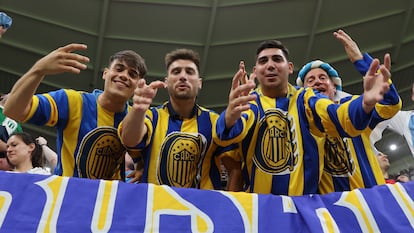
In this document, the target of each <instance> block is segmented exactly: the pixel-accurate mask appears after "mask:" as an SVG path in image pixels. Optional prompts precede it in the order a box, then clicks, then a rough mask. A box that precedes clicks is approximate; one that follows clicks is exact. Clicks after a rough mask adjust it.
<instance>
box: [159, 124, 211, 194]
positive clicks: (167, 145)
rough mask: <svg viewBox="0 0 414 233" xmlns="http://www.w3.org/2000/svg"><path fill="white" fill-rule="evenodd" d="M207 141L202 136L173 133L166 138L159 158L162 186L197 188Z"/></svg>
mask: <svg viewBox="0 0 414 233" xmlns="http://www.w3.org/2000/svg"><path fill="white" fill-rule="evenodd" d="M206 147H207V140H206V138H205V137H204V136H203V135H201V134H188V133H183V132H173V133H171V134H169V135H167V137H166V138H165V140H164V142H163V144H162V146H161V150H160V155H159V158H158V164H159V166H158V170H157V177H158V181H159V183H160V184H166V185H169V186H174V187H185V188H190V187H197V185H198V184H199V181H200V178H201V177H200V172H201V170H200V167H201V163H202V162H203V159H204V155H205V150H206Z"/></svg>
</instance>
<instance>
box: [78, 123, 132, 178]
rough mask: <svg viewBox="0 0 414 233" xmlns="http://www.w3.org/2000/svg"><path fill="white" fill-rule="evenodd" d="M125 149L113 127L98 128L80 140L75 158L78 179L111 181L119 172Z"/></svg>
mask: <svg viewBox="0 0 414 233" xmlns="http://www.w3.org/2000/svg"><path fill="white" fill-rule="evenodd" d="M124 153H125V149H124V147H123V146H122V144H121V140H120V139H119V137H118V134H117V131H116V129H115V128H113V127H98V128H96V129H93V130H92V131H90V132H89V133H88V134H87V135H85V137H84V138H83V139H82V142H81V144H80V147H79V151H78V154H77V156H76V159H77V166H78V173H79V177H83V178H91V179H106V180H108V179H111V178H112V177H113V176H114V174H116V173H119V172H120V164H121V163H122V161H123V160H124Z"/></svg>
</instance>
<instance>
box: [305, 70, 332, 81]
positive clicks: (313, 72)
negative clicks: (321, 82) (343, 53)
mask: <svg viewBox="0 0 414 233" xmlns="http://www.w3.org/2000/svg"><path fill="white" fill-rule="evenodd" d="M320 75H325V76H327V77H329V75H328V73H327V72H326V71H325V70H324V69H321V68H313V69H311V70H309V71H308V73H307V74H306V75H305V79H306V78H309V77H311V76H320Z"/></svg>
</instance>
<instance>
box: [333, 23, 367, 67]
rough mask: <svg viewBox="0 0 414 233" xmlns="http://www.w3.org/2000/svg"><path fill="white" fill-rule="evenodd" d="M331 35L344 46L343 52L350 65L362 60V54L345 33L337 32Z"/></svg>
mask: <svg viewBox="0 0 414 233" xmlns="http://www.w3.org/2000/svg"><path fill="white" fill-rule="evenodd" d="M333 35H334V36H335V38H336V39H337V40H339V41H340V42H341V43H342V44H343V45H344V49H345V52H346V54H347V55H348V58H349V60H351V62H352V63H354V62H355V61H357V60H361V59H363V56H362V53H361V51H360V50H359V47H358V45H357V43H356V42H355V41H354V40H352V38H351V37H350V36H349V35H348V34H347V33H345V32H344V31H343V30H338V31H336V32H334V33H333Z"/></svg>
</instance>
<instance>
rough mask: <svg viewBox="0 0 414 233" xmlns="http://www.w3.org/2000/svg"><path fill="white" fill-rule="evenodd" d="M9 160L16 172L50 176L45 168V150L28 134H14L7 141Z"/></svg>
mask: <svg viewBox="0 0 414 233" xmlns="http://www.w3.org/2000/svg"><path fill="white" fill-rule="evenodd" d="M7 158H8V159H9V161H10V164H12V166H13V167H14V168H13V171H14V172H23V173H32V174H42V175H50V174H51V173H50V171H48V170H47V169H45V167H44V164H45V163H44V157H43V149H42V146H40V145H39V144H38V143H37V142H36V139H35V138H34V137H33V136H32V135H30V134H28V133H26V132H18V133H13V134H12V135H11V136H10V138H9V140H8V141H7Z"/></svg>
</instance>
